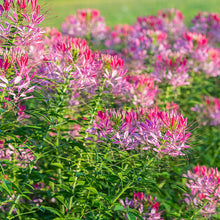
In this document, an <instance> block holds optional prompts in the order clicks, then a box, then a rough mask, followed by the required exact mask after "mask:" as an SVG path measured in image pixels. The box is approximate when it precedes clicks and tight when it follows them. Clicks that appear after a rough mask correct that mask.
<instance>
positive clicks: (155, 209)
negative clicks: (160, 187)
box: [120, 192, 163, 220]
mask: <svg viewBox="0 0 220 220" xmlns="http://www.w3.org/2000/svg"><path fill="white" fill-rule="evenodd" d="M120 203H121V204H122V206H123V207H124V208H125V209H127V208H131V209H136V210H138V212H139V214H140V216H141V217H142V218H143V219H146V220H147V219H148V220H163V218H161V212H159V203H158V201H157V198H156V197H155V198H152V197H151V196H150V195H149V196H146V195H144V194H143V192H141V193H140V192H137V193H135V192H134V198H133V199H130V200H129V199H128V198H127V197H126V198H125V200H123V199H121V200H120ZM124 217H125V218H126V219H128V217H127V215H126V214H125V215H124ZM136 219H138V218H137V217H136Z"/></svg>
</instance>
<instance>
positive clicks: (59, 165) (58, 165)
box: [51, 163, 63, 169]
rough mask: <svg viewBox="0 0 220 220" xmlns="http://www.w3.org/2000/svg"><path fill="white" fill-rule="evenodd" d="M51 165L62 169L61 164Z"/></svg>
mask: <svg viewBox="0 0 220 220" xmlns="http://www.w3.org/2000/svg"><path fill="white" fill-rule="evenodd" d="M51 165H52V166H55V167H59V168H61V169H63V165H62V164H61V163H51Z"/></svg>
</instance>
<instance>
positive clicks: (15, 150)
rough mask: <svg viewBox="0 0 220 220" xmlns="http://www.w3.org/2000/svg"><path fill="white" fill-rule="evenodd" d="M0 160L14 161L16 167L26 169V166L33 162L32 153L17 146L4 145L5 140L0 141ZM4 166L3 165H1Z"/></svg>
mask: <svg viewBox="0 0 220 220" xmlns="http://www.w3.org/2000/svg"><path fill="white" fill-rule="evenodd" d="M0 159H1V160H8V161H12V160H14V161H15V162H16V165H17V166H20V167H27V166H28V164H29V163H30V162H31V161H33V160H34V155H33V153H32V152H31V151H30V150H29V149H26V148H25V146H23V145H19V146H17V147H15V146H13V145H12V144H7V145H6V144H5V140H1V141H0ZM3 165H4V166H5V164H3Z"/></svg>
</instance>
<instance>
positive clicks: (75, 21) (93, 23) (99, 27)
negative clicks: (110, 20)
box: [62, 9, 108, 43]
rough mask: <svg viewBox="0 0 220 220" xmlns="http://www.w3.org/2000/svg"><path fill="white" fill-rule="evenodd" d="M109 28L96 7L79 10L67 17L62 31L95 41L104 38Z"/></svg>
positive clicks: (97, 41)
mask: <svg viewBox="0 0 220 220" xmlns="http://www.w3.org/2000/svg"><path fill="white" fill-rule="evenodd" d="M107 31H108V28H107V26H106V24H105V21H104V18H103V17H101V16H100V12H99V11H98V10H96V9H84V10H83V9H82V10H78V11H77V14H76V15H70V16H69V17H66V19H65V22H64V23H63V24H62V32H63V34H65V35H69V36H71V37H81V38H87V37H89V40H91V42H93V43H99V42H100V41H101V40H104V39H105V37H106V33H107Z"/></svg>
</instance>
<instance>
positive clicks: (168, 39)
mask: <svg viewBox="0 0 220 220" xmlns="http://www.w3.org/2000/svg"><path fill="white" fill-rule="evenodd" d="M81 13H83V11H80V12H78V14H79V15H80V16H78V17H79V18H77V16H73V17H74V21H77V22H80V20H82V19H81ZM91 13H92V12H91V11H90V14H91ZM83 14H84V13H83ZM98 14H99V13H98ZM90 17H91V15H89V16H88V18H90ZM67 20H68V19H67ZM201 22H203V23H204V25H206V26H208V27H207V28H203V27H202V28H201V29H202V30H207V31H205V32H204V31H199V30H200V24H201ZM193 23H194V26H193V27H192V28H190V29H188V28H187V27H186V26H185V25H184V22H183V15H182V13H181V12H180V11H179V10H174V9H169V10H162V11H159V12H158V15H157V16H145V17H138V18H137V21H136V22H135V23H134V24H133V25H117V26H115V27H114V29H113V30H110V29H109V31H107V32H105V34H104V35H103V36H104V37H103V38H102V40H104V44H105V46H106V47H107V49H108V50H109V51H110V53H112V54H118V56H119V57H120V56H122V57H123V59H124V61H125V65H126V67H127V68H128V69H129V75H130V71H131V72H132V71H135V73H143V72H148V73H152V76H155V77H156V80H157V81H158V79H166V83H167V82H168V83H170V84H171V85H172V86H174V87H177V86H181V85H187V84H189V78H190V73H191V72H192V71H193V72H198V73H200V72H204V73H205V74H207V76H212V77H216V76H218V75H219V74H220V56H219V53H220V52H219V48H217V47H216V45H215V44H213V39H218V38H219V36H218V35H219V33H218V32H219V31H217V30H218V29H219V26H220V24H219V15H218V14H208V15H207V16H205V15H204V16H203V14H202V15H201V14H200V17H198V16H197V17H195V19H194V20H193ZM64 24H65V23H64ZM72 26H73V27H74V25H72ZM85 26H86V28H87V29H88V28H89V27H90V24H87V23H85ZM86 28H84V29H86ZM209 29H210V31H209ZM93 30H94V31H95V30H96V29H95V28H94V29H93ZM90 32H91V30H90ZM96 32H97V30H96ZM64 33H65V34H68V33H67V32H65V31H64ZM79 33H80V31H79ZM206 34H207V37H206ZM69 35H70V36H73V35H71V34H69ZM74 36H81V35H80V34H79V35H77V30H75V32H74ZM83 36H85V34H84V35H83ZM96 36H99V34H98V32H97V34H94V38H95V39H96V43H97V42H99V43H101V42H100V40H99V37H97V38H96ZM93 40H94V39H93ZM215 41H216V40H215ZM158 57H159V58H160V57H162V58H163V59H158ZM164 59H165V60H167V59H172V64H173V65H176V66H178V67H179V68H177V69H176V68H173V65H167V64H166V61H165V63H164ZM176 59H177V60H176ZM186 59H187V62H186ZM149 60H150V61H149ZM155 68H156V69H155ZM160 81H161V80H160ZM162 82H164V81H162Z"/></svg>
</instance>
